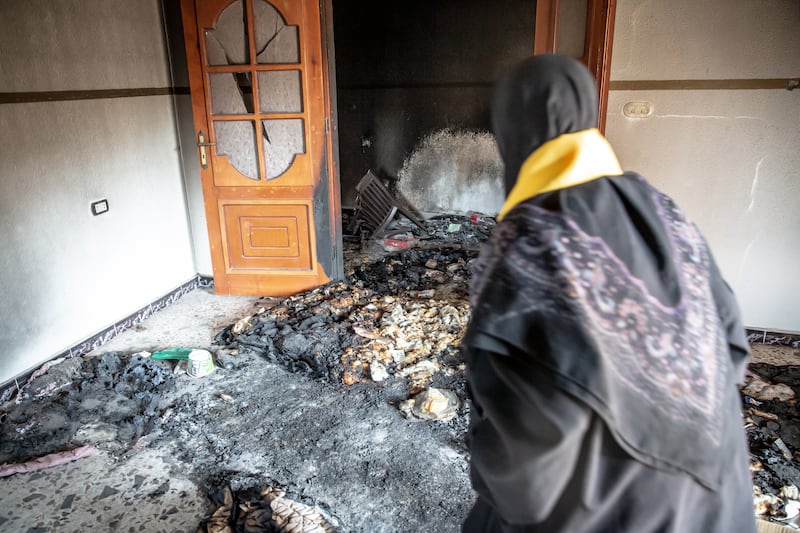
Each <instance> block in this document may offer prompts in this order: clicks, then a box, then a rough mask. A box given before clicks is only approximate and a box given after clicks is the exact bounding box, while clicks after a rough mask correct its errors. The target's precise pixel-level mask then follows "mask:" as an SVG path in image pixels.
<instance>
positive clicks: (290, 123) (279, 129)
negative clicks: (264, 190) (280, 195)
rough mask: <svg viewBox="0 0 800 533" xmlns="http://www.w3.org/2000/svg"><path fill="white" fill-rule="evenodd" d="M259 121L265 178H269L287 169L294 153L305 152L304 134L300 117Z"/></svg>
mask: <svg viewBox="0 0 800 533" xmlns="http://www.w3.org/2000/svg"><path fill="white" fill-rule="evenodd" d="M261 123H262V126H263V128H264V154H265V156H266V161H267V179H268V180H271V179H275V178H277V177H278V176H280V175H281V174H283V173H284V172H286V171H287V170H289V167H291V166H292V162H293V161H294V157H295V155H297V154H304V153H305V152H306V136H305V133H304V127H303V119H301V118H289V119H276V120H263V121H262V122H261Z"/></svg>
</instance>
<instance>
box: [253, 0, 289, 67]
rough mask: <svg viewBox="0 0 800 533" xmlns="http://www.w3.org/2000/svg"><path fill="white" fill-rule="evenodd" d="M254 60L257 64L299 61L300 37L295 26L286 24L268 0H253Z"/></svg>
mask: <svg viewBox="0 0 800 533" xmlns="http://www.w3.org/2000/svg"><path fill="white" fill-rule="evenodd" d="M253 22H254V26H255V41H256V61H257V62H258V63H259V64H262V65H264V64H275V63H289V64H296V63H299V62H300V38H299V34H298V33H297V26H288V25H287V24H286V20H285V19H284V18H283V16H282V15H281V14H280V13H279V12H278V10H277V9H275V8H274V7H273V6H272V5H271V4H270V3H269V2H266V1H265V0H254V2H253Z"/></svg>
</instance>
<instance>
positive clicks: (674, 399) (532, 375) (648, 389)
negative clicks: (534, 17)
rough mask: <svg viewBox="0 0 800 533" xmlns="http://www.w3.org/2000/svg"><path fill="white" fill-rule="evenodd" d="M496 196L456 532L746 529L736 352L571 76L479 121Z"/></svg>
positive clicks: (505, 88)
mask: <svg viewBox="0 0 800 533" xmlns="http://www.w3.org/2000/svg"><path fill="white" fill-rule="evenodd" d="M492 120H493V127H494V130H495V135H496V138H497V144H498V147H499V149H500V153H501V155H502V157H503V160H504V162H505V166H506V184H507V188H508V191H509V193H508V198H507V200H506V204H505V205H504V206H503V209H502V210H501V212H500V214H499V216H498V219H499V222H498V225H497V226H496V228H495V230H494V232H493V234H492V236H491V238H490V239H489V242H488V243H487V244H486V246H485V248H484V249H483V251H482V252H481V256H480V258H479V259H478V261H477V263H476V267H475V270H474V273H473V282H472V295H471V297H472V306H473V315H472V320H471V322H470V325H469V327H468V330H467V334H466V336H465V338H464V342H463V346H464V353H465V358H466V361H467V369H468V380H469V388H470V391H471V395H472V401H473V408H472V420H471V424H470V430H469V437H468V440H469V446H470V452H471V478H472V483H473V487H474V488H475V490H476V492H477V500H476V502H475V505H474V506H473V508H472V511H471V512H470V515H469V517H468V518H467V520H466V522H465V523H464V531H468V532H473V531H498V532H499V531H509V532H518V531H519V532H522V531H542V532H548V533H550V532H561V531H563V532H583V531H592V532H594V531H597V532H625V531H630V532H635V533H647V532H661V531H665V532H666V531H670V532H676V533H689V532H698V533H700V532H702V533H709V532H726V533H730V532H748V533H750V532H753V531H755V524H754V517H753V510H752V482H751V478H750V473H749V470H748V463H747V460H748V454H747V444H746V441H745V436H744V431H743V428H742V421H741V414H740V406H739V395H738V390H737V386H736V385H737V383H738V382H740V381H741V379H742V376H743V372H744V367H745V364H746V359H747V352H748V347H747V342H746V339H745V336H744V329H743V327H742V325H741V322H740V318H739V312H738V308H737V305H736V301H735V299H734V297H733V294H732V293H731V291H730V289H729V288H728V286H727V285H726V284H725V282H724V281H723V280H722V278H721V275H720V273H719V271H718V269H717V266H716V264H715V263H714V259H713V257H712V255H711V252H710V250H709V248H708V246H707V245H706V243H705V241H704V239H703V237H702V235H701V234H700V233H699V231H698V229H697V227H696V226H695V225H694V224H693V223H691V222H690V221H689V220H688V219H687V218H686V217H685V215H684V214H683V212H682V211H681V210H680V209H679V208H678V207H677V206H676V205H675V204H674V203H673V202H672V200H671V199H670V198H669V197H667V196H665V195H663V194H662V193H660V192H659V191H657V190H656V189H654V188H653V187H652V186H650V185H649V184H648V183H647V182H646V181H645V180H644V179H643V178H642V177H641V176H639V175H637V174H635V173H630V172H626V173H623V172H622V170H621V169H620V167H619V163H618V162H617V158H616V156H615V155H614V152H613V150H612V149H611V147H610V145H609V144H608V142H607V141H606V140H605V138H604V137H603V136H602V135H601V134H600V132H599V131H598V130H597V129H595V128H596V124H597V97H596V88H595V85H594V81H593V79H592V76H591V74H590V73H589V72H588V70H586V68H585V67H583V65H581V64H580V63H578V62H577V61H575V60H573V59H571V58H567V57H562V56H555V55H548V56H536V57H533V58H529V59H527V60H525V61H523V62H522V63H520V64H519V65H517V66H516V67H515V68H513V69H512V70H511V71H510V72H509V73H508V74H507V75H506V76H505V77H504V78H503V79H501V80H500V82H498V84H497V87H496V90H495V97H494V101H493V106H492Z"/></svg>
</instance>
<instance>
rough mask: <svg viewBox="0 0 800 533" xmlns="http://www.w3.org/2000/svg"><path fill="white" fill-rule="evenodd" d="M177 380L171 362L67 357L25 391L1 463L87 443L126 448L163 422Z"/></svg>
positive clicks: (0, 445)
mask: <svg viewBox="0 0 800 533" xmlns="http://www.w3.org/2000/svg"><path fill="white" fill-rule="evenodd" d="M174 381H175V378H174V376H173V373H172V370H171V368H170V366H169V364H168V363H167V362H165V361H151V360H150V359H144V358H141V357H138V356H133V357H128V356H125V357H121V356H120V355H119V354H117V353H115V352H110V353H107V354H104V355H103V356H102V357H91V358H87V359H83V358H80V357H76V358H72V359H66V360H64V361H63V362H60V363H59V364H57V365H54V366H52V367H51V368H50V369H49V370H48V371H47V373H46V374H44V375H42V376H39V377H36V378H34V379H32V380H31V381H30V382H29V384H28V386H27V388H26V389H25V390H24V391H20V394H19V395H18V398H17V402H18V405H16V406H15V408H14V409H10V410H9V411H8V412H7V414H6V416H5V418H4V419H3V420H2V424H0V434H1V435H3V439H1V440H0V464H2V463H6V462H8V463H15V462H22V461H26V460H29V459H32V458H36V457H40V456H42V455H45V454H48V453H52V452H55V451H60V450H62V449H65V448H67V447H68V446H71V445H74V444H81V443H86V444H88V443H93V444H97V443H103V444H104V447H106V448H108V447H112V448H117V449H118V450H119V449H124V448H125V447H127V446H129V445H131V444H133V443H134V442H135V441H136V439H137V438H139V437H141V436H142V435H146V434H148V433H150V432H151V431H153V429H154V425H155V424H157V423H159V420H160V419H159V418H158V414H159V413H160V410H161V405H160V403H161V399H162V395H163V393H164V392H165V391H167V390H171V389H173V388H174V386H175V384H174ZM23 400H24V401H23Z"/></svg>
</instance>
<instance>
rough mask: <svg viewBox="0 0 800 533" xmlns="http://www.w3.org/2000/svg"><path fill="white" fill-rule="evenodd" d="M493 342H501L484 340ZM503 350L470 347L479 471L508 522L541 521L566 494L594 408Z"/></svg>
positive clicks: (484, 492) (474, 460)
mask: <svg viewBox="0 0 800 533" xmlns="http://www.w3.org/2000/svg"><path fill="white" fill-rule="evenodd" d="M491 342H494V343H499V341H497V340H494V341H488V342H487V341H486V339H484V342H479V343H478V344H481V345H486V344H490V343H491ZM498 345H500V344H498ZM502 351H504V352H506V353H505V354H501V353H497V352H490V351H486V350H484V349H481V348H474V347H472V348H470V349H468V350H467V353H466V357H467V359H468V368H469V369H470V371H469V378H468V379H469V387H470V391H471V394H472V400H473V409H474V412H473V413H472V419H471V423H470V431H469V443H470V450H471V477H472V482H473V486H474V487H475V490H476V491H477V492H478V493H479V495H480V496H481V497H482V498H483V499H484V500H485V501H486V502H488V503H489V504H490V505H491V506H492V507H493V508H494V509H495V510H496V511H497V513H498V514H499V515H500V517H501V518H502V520H503V521H504V522H506V523H508V524H530V523H536V522H539V521H541V520H543V519H544V518H545V517H547V516H549V515H550V513H551V511H552V509H553V507H554V506H555V505H556V503H557V502H558V501H559V500H560V499H561V497H562V496H563V494H562V492H563V491H564V489H565V487H566V485H567V483H568V482H569V480H570V479H571V477H572V476H573V474H574V469H575V465H576V463H577V459H578V455H579V453H580V449H581V446H580V443H581V441H582V439H583V437H584V433H585V432H586V430H587V428H588V426H589V422H590V420H591V417H592V413H591V410H589V409H588V408H587V407H586V406H585V405H584V404H582V403H581V402H579V401H577V400H576V399H573V398H572V397H571V396H569V395H567V394H565V393H564V392H561V391H559V390H558V389H556V388H555V387H554V386H553V385H552V384H551V383H549V381H550V380H547V379H546V376H545V375H544V374H543V373H542V372H540V371H539V370H538V369H537V368H536V367H535V365H532V364H530V363H526V362H524V361H523V360H522V358H521V357H518V356H517V355H516V354H514V353H513V350H512V349H510V348H508V349H505V350H502Z"/></svg>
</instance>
